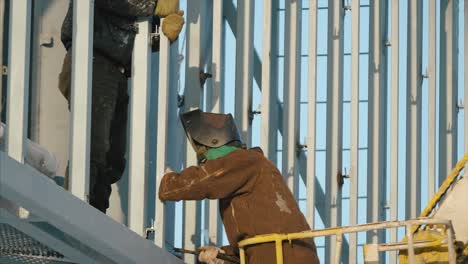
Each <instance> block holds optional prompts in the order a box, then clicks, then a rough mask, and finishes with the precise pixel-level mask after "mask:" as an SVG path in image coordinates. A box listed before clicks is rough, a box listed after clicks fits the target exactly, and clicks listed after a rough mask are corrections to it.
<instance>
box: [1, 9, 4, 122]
mask: <svg viewBox="0 0 468 264" xmlns="http://www.w3.org/2000/svg"><path fill="white" fill-rule="evenodd" d="M4 20H5V0H0V121H1V118H2V113H3V111H5V109H4V107H5V106H4V103H5V102H4V101H3V41H4V37H3V36H4V34H5V30H4V27H5V24H4Z"/></svg>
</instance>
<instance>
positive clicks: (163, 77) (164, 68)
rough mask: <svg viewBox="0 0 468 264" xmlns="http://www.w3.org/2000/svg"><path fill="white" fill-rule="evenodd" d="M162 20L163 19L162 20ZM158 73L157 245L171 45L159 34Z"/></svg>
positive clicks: (158, 242)
mask: <svg viewBox="0 0 468 264" xmlns="http://www.w3.org/2000/svg"><path fill="white" fill-rule="evenodd" d="M162 22H164V19H163V20H162ZM159 43H160V44H159V75H158V117H157V120H156V122H157V123H158V124H159V125H158V128H157V130H158V131H157V143H156V158H157V159H156V179H157V180H156V199H155V209H156V212H155V220H156V221H155V227H156V230H157V234H156V235H155V239H154V240H155V243H156V245H157V246H159V247H164V246H165V243H164V241H165V226H166V225H165V222H164V218H165V203H164V202H162V201H161V200H159V195H158V194H159V192H158V190H159V184H160V182H161V179H162V177H163V176H164V172H165V170H166V168H167V159H168V155H167V146H168V142H169V140H168V138H169V135H168V126H167V125H166V124H168V121H169V119H168V117H169V89H170V88H171V87H170V82H169V80H170V77H171V72H170V70H171V65H170V64H171V51H170V49H171V46H170V43H169V40H168V39H167V37H166V36H164V35H161V36H160V42H159Z"/></svg>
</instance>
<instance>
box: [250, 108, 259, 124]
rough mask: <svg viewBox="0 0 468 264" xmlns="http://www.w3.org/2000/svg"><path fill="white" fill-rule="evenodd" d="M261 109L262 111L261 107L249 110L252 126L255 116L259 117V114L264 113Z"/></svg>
mask: <svg viewBox="0 0 468 264" xmlns="http://www.w3.org/2000/svg"><path fill="white" fill-rule="evenodd" d="M260 109H261V105H259V106H258V107H257V110H249V120H250V123H251V124H252V121H253V119H254V117H255V115H259V114H261V113H262V111H261V110H260Z"/></svg>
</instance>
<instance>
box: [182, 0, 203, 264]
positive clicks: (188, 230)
mask: <svg viewBox="0 0 468 264" xmlns="http://www.w3.org/2000/svg"><path fill="white" fill-rule="evenodd" d="M202 6H203V1H202V0H190V1H188V2H187V23H186V24H185V25H186V41H187V48H186V65H185V67H186V68H185V104H184V111H189V110H193V109H195V108H199V107H200V102H201V84H200V71H201V70H202V69H201V66H200V63H201V50H200V49H199V47H200V46H201V31H202V28H201V19H202V11H203V10H202ZM186 146H187V149H186V157H187V164H186V165H187V167H188V166H191V165H196V164H197V157H196V155H195V152H194V151H193V149H192V147H191V145H190V143H188V142H187V143H186ZM200 221H201V215H200V202H195V201H185V202H184V232H183V243H182V245H183V247H184V248H185V249H189V250H195V249H196V247H197V246H199V245H200ZM184 261H185V262H188V263H195V256H192V255H188V254H186V255H185V256H184Z"/></svg>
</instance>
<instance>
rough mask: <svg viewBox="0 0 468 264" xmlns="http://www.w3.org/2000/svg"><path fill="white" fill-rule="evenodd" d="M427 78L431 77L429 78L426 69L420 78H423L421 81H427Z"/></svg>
mask: <svg viewBox="0 0 468 264" xmlns="http://www.w3.org/2000/svg"><path fill="white" fill-rule="evenodd" d="M429 77H431V76H430V75H429V71H428V70H427V68H426V72H424V73H423V74H422V78H423V79H429Z"/></svg>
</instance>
